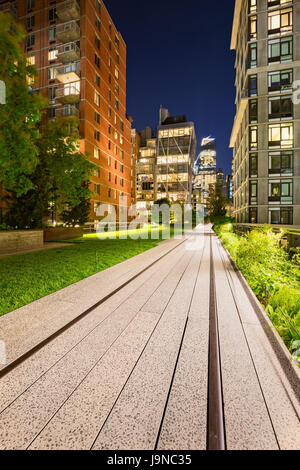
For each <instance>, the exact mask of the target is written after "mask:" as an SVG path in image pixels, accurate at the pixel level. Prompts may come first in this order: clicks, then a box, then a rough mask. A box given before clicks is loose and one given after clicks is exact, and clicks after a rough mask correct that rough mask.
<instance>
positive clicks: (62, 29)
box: [56, 21, 80, 43]
mask: <svg viewBox="0 0 300 470" xmlns="http://www.w3.org/2000/svg"><path fill="white" fill-rule="evenodd" d="M56 37H57V39H59V40H60V41H61V42H64V43H66V42H73V41H78V39H80V27H79V26H78V24H77V22H76V21H69V22H68V23H63V24H59V25H57V27H56Z"/></svg>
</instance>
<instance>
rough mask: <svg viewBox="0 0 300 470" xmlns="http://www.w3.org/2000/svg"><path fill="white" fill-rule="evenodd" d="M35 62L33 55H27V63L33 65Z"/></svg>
mask: <svg viewBox="0 0 300 470" xmlns="http://www.w3.org/2000/svg"><path fill="white" fill-rule="evenodd" d="M34 64H35V55H29V56H28V57H27V65H34Z"/></svg>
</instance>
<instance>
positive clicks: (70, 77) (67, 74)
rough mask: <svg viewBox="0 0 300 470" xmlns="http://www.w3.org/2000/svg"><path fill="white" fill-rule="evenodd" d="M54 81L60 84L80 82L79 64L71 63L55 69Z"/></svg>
mask: <svg viewBox="0 0 300 470" xmlns="http://www.w3.org/2000/svg"><path fill="white" fill-rule="evenodd" d="M56 80H58V81H60V82H61V83H74V82H77V81H78V80H80V64H79V62H77V63H71V64H68V65H61V66H60V67H57V68H56Z"/></svg>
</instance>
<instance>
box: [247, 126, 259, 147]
mask: <svg viewBox="0 0 300 470" xmlns="http://www.w3.org/2000/svg"><path fill="white" fill-rule="evenodd" d="M257 132H258V130H257V126H252V127H250V132H249V141H250V149H257Z"/></svg>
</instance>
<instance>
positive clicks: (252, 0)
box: [249, 0, 257, 13]
mask: <svg viewBox="0 0 300 470" xmlns="http://www.w3.org/2000/svg"><path fill="white" fill-rule="evenodd" d="M256 4H257V0H249V13H254V12H255V11H256V8H257V5H256Z"/></svg>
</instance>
